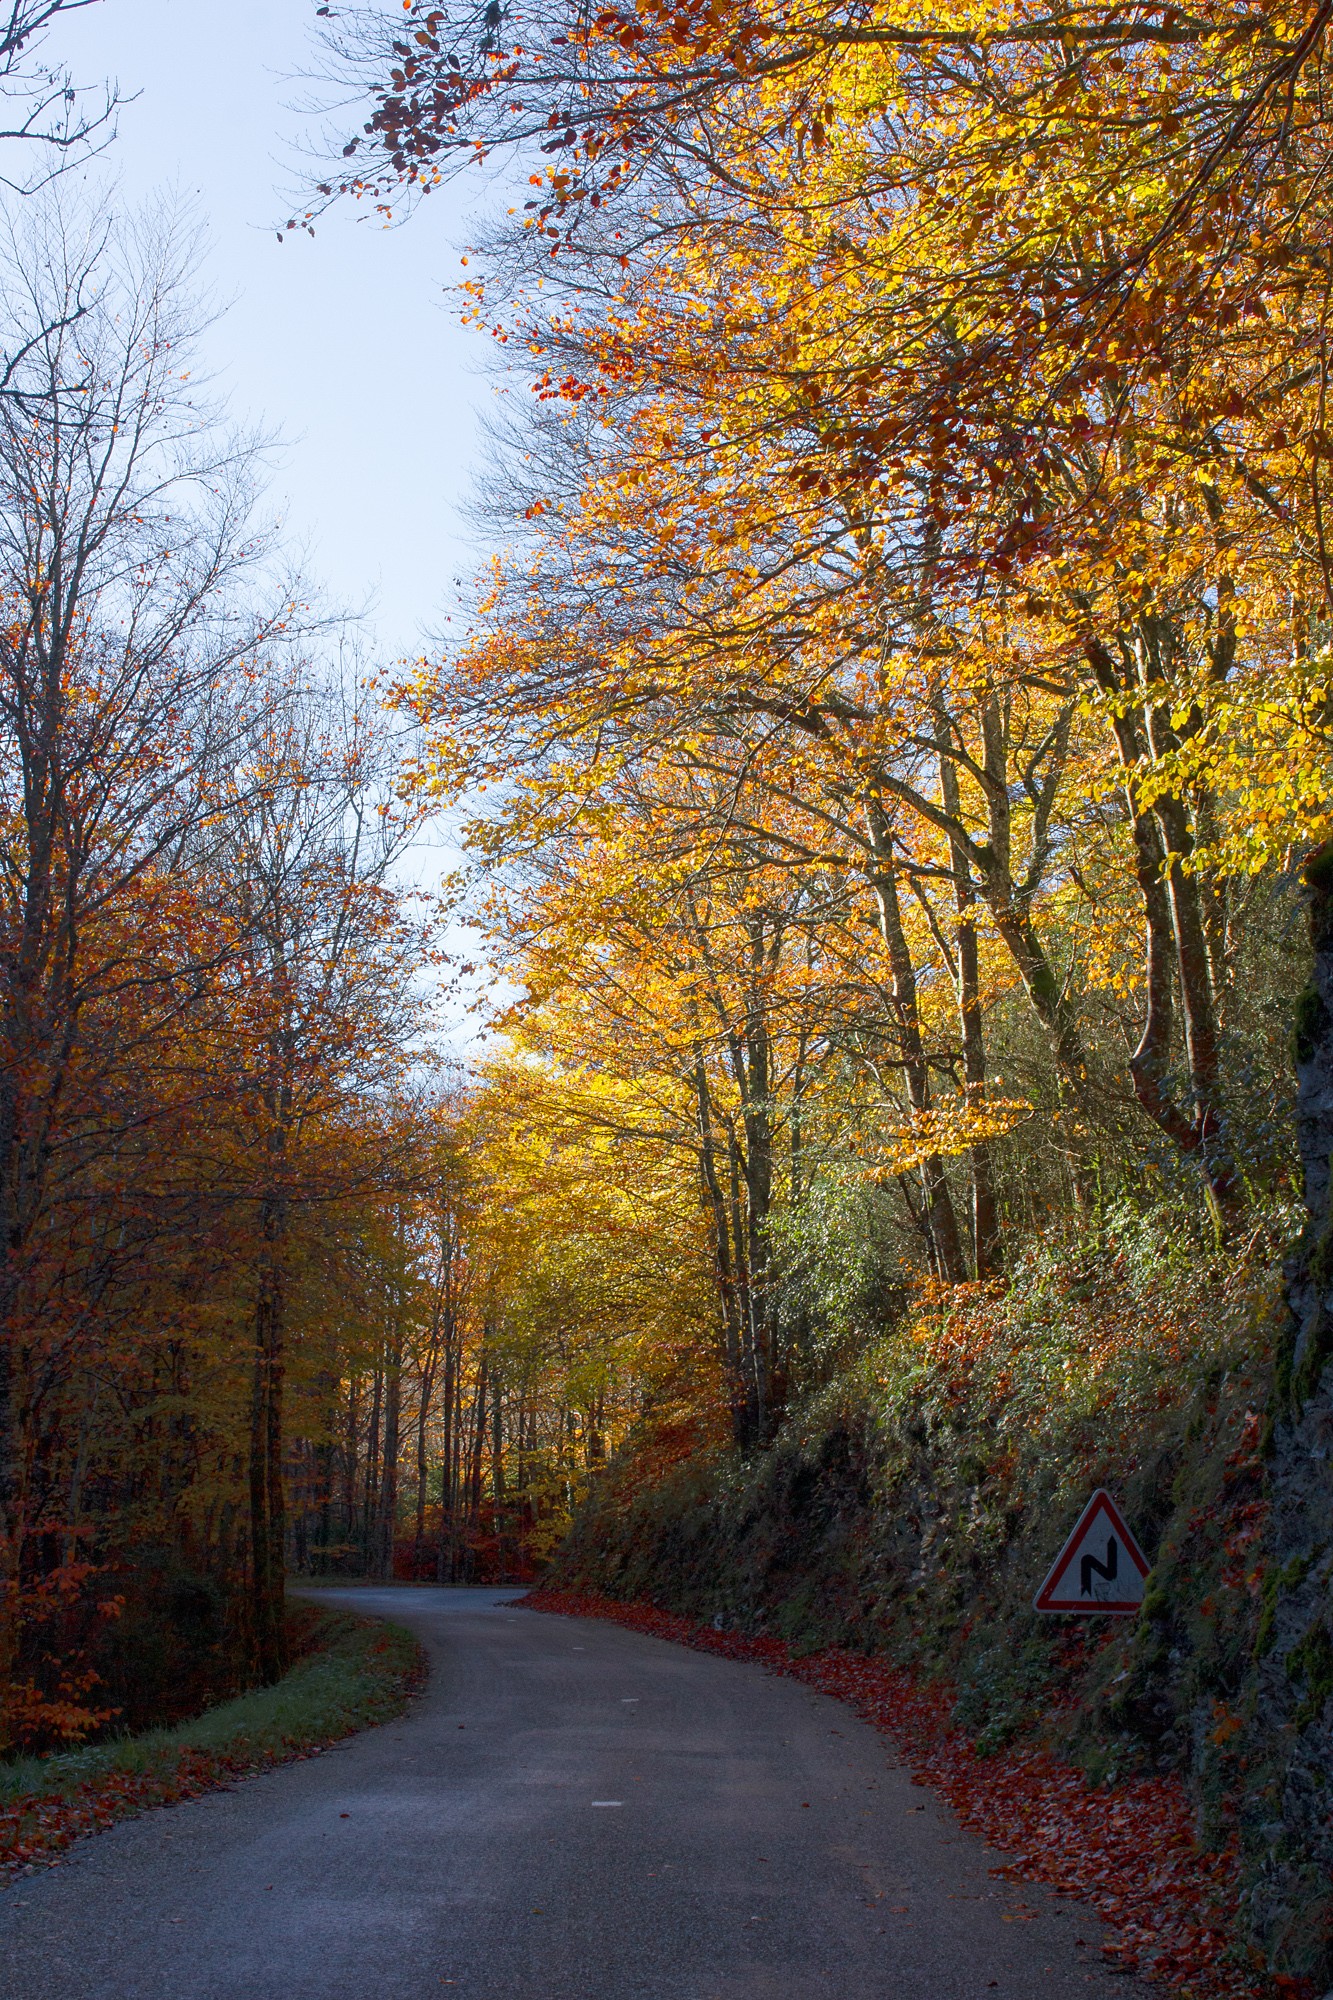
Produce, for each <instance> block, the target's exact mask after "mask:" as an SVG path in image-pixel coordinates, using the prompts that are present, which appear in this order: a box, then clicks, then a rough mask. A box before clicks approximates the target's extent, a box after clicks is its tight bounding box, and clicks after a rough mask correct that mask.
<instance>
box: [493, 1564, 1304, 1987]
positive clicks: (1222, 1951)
mask: <svg viewBox="0 0 1333 2000" xmlns="http://www.w3.org/2000/svg"><path fill="white" fill-rule="evenodd" d="M524 1601H525V1602H526V1603H528V1604H530V1605H532V1606H533V1607H534V1608H535V1609H536V1610H539V1611H553V1612H557V1613H561V1614H564V1615H566V1616H569V1617H576V1618H605V1619H610V1620H612V1621H613V1622H614V1623H616V1624H618V1625H625V1626H628V1627H629V1628H630V1629H631V1630H633V1631H638V1632H648V1633H651V1634H652V1635H653V1636H654V1637H656V1638H661V1639H671V1640H674V1641H675V1642H676V1643H677V1644H680V1645H686V1646H693V1647H694V1648H696V1650H698V1651H700V1652H708V1653H718V1654H721V1655H722V1656H723V1657H724V1658H727V1659H737V1660H750V1661H753V1662H754V1663H755V1664H757V1665H759V1666H764V1667H767V1668H768V1669H769V1670H770V1671H771V1672H773V1673H780V1674H787V1675H790V1676H791V1677H792V1678H794V1679H796V1680H801V1681H804V1682H805V1683H806V1684H807V1685H808V1686H811V1687H815V1688H818V1689H819V1690H820V1691H821V1692H822V1693H824V1694H829V1695H832V1696H833V1697H834V1698H835V1699H837V1700H840V1701H845V1702H847V1703H848V1705H849V1706H850V1707H852V1708H853V1709H855V1710H856V1711H857V1713H858V1714H860V1715H861V1716H862V1717H863V1718H864V1720H866V1721H867V1722H870V1723H872V1724H873V1725H874V1726H875V1727H876V1728H878V1729H883V1730H885V1731H887V1732H888V1733H889V1734H891V1735H892V1736H893V1737H894V1738H895V1740H896V1742H897V1744H898V1746H899V1748H900V1750H901V1751H902V1753H903V1755H904V1757H905V1758H906V1759H907V1760H908V1761H910V1762H911V1763H912V1764H913V1765H914V1766H915V1771H914V1775H913V1783H914V1784H925V1785H930V1786H932V1787H933V1788H934V1789H935V1790H936V1791H938V1792H940V1793H941V1794H942V1796H943V1797H944V1798H946V1799H947V1800H948V1802H949V1804H950V1805H951V1806H952V1807H953V1809H954V1811H955V1812H956V1813H957V1815H958V1818H959V1820H960V1821H961V1822H962V1824H963V1825H964V1826H965V1827H967V1828H968V1829H969V1831H971V1832H974V1833H978V1834H980V1835H981V1836H982V1837H983V1838H984V1839H985V1840H986V1841H987V1842H988V1844H990V1845H991V1846H993V1847H997V1848H1002V1849H1005V1850H1007V1851H1008V1852H1009V1854H1010V1857H1011V1858H1010V1859H1009V1860H1008V1861H1007V1862H1005V1863H1004V1864H1003V1865H1001V1866H1000V1867H998V1868H997V1869H996V1870H995V1871H994V1872H995V1873H996V1874H997V1875H999V1876H1002V1877H1005V1878H1007V1879H1009V1880H1021V1881H1029V1882H1040V1883H1042V1884H1043V1885H1044V1886H1045V1887H1047V1888H1048V1889H1051V1890H1053V1891H1055V1893H1056V1894H1058V1895H1063V1896H1070V1897H1077V1898H1078V1899H1079V1900H1081V1901H1082V1902H1084V1903H1085V1904H1088V1905H1090V1906H1091V1907H1092V1908H1093V1909H1094V1910H1096V1911H1097V1913H1098V1915H1099V1916H1101V1917H1103V1918H1106V1919H1108V1920H1110V1921H1112V1922H1114V1925H1115V1928H1116V1932H1117V1936H1116V1938H1115V1940H1114V1941H1113V1942H1111V1943H1110V1944H1107V1945H1104V1946H1103V1947H1102V1950H1103V1952H1104V1953H1105V1955H1106V1957H1107V1959H1108V1961H1109V1962H1110V1963H1112V1964H1114V1965H1115V1966H1116V1967H1117V1968H1118V1969H1120V1970H1122V1971H1125V1972H1131V1971H1134V1970H1138V1971H1139V1973H1140V1976H1143V1977H1147V1978H1149V1979H1151V1980H1152V1981H1153V1982H1154V1983H1155V1984H1158V1985H1161V1986H1164V1987H1166V1988H1168V1989H1171V1990H1173V1991H1176V1992H1187V1993H1188V1994H1189V1995H1190V2000H1259V1996H1260V1995H1261V1994H1263V1993H1268V1994H1271V1995H1274V1996H1281V2000H1312V1996H1313V1989H1312V1987H1311V1986H1310V1984H1309V1982H1308V1981H1301V1980H1298V1979H1293V1978H1291V1977H1290V1975H1286V1974H1279V1975H1278V1976H1277V1977H1276V1978H1275V1979H1272V1980H1269V1981H1262V1980H1256V1975H1255V1974H1254V1972H1253V1971H1251V1970H1249V1969H1248V1968H1245V1967H1243V1966H1242V1965H1241V1963H1240V1962H1239V1958H1238V1954H1237V1953H1236V1947H1237V1945H1238V1943H1239V1941H1238V1939H1237V1938H1236V1936H1235V1933H1234V1931H1233V1930H1232V1927H1231V1923H1230V1913H1231V1911H1232V1910H1233V1909H1234V1907H1235V1901H1236V1890H1237V1882H1238V1871H1237V1861H1236V1854H1235V1850H1234V1845H1233V1846H1231V1847H1228V1848H1225V1849H1223V1850H1221V1851H1220V1852H1215V1853H1199V1852H1198V1851H1197V1850H1196V1848H1195V1845H1194V1838H1193V1819H1194V1815H1193V1808H1192V1806H1191V1803H1190V1800H1189V1796H1188V1794H1187V1792H1186V1790H1185V1787H1184V1786H1183V1784H1181V1782H1180V1781H1179V1779H1177V1778H1174V1777H1157V1778H1134V1779H1130V1780H1128V1781H1127V1782H1126V1783H1124V1784H1122V1785H1119V1786H1117V1787H1116V1788H1115V1789H1114V1790H1111V1791H1106V1790H1103V1791H1093V1790H1091V1789H1090V1787H1089V1786H1088V1784H1087V1782H1086V1780H1085V1779H1084V1777H1083V1774H1082V1773H1081V1772H1079V1771H1075V1770H1072V1769H1071V1768H1070V1767H1069V1766H1068V1765H1065V1764H1061V1763H1060V1762H1059V1761H1058V1759H1056V1758H1055V1757H1053V1756H1052V1755H1051V1753H1050V1752H1049V1751H1047V1750H1040V1749H1035V1748H1031V1747H1027V1748H1019V1749H1009V1750H1005V1751H1001V1752H998V1753H993V1754H991V1755H989V1756H987V1757H985V1758H980V1757H978V1756H977V1754H976V1752H975V1750H974V1749H973V1747H972V1745H971V1744H970V1743H969V1742H968V1741H967V1739H966V1738H965V1737H964V1736H962V1735H961V1734H960V1732H959V1731H958V1730H957V1729H956V1728H954V1727H953V1725H952V1723H951V1721H950V1716H951V1712H952V1708H953V1697H952V1694H951V1692H950V1690H949V1689H947V1688H945V1687H942V1686H941V1685H940V1684H939V1683H924V1682H922V1681H920V1680H918V1679H917V1677H916V1676H915V1675H914V1674H912V1673H910V1672H908V1671H907V1670H906V1669H905V1668H902V1667H896V1666H893V1665H892V1664H891V1663H890V1662H888V1661H885V1660H881V1659H872V1658H869V1657H867V1656H865V1655H863V1654H856V1653H847V1652H843V1651H842V1650H841V1649H840V1648H838V1647H830V1648H829V1649H828V1650H827V1651H825V1652H822V1653H813V1654H807V1655H806V1656H804V1657H803V1658H799V1659H798V1658H796V1657H794V1656H793V1654H792V1653H791V1651H790V1648H789V1647H787V1646H786V1645H785V1644H784V1643H783V1642H782V1641H781V1640H779V1639H749V1638H745V1637H743V1636H742V1635H741V1634H739V1633H736V1632H715V1631H714V1630H713V1629H712V1627H711V1626H700V1625H695V1624H694V1623H693V1622H692V1621H691V1620H690V1619H687V1618H681V1617H678V1616H677V1615H676V1614H674V1613H672V1612H667V1611H659V1610H658V1609H657V1608H656V1606H654V1605H649V1604H635V1603H631V1604H622V1603H619V1602H618V1601H616V1600H614V1599H611V1598H606V1597H601V1596H599V1595H597V1594H595V1593H591V1592H588V1593H584V1592H573V1591H560V1590H543V1589H539V1590H537V1591H534V1592H533V1593H532V1595H531V1596H530V1597H528V1598H526V1599H525V1600H524ZM1145 1855H1147V1856H1151V1857H1152V1862H1151V1865H1150V1868H1149V1871H1148V1872H1147V1873H1146V1874H1145V1872H1144V1857H1145ZM1201 1919H1202V1921H1201Z"/></svg>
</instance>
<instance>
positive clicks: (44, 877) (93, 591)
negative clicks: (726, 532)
mask: <svg viewBox="0 0 1333 2000" xmlns="http://www.w3.org/2000/svg"><path fill="white" fill-rule="evenodd" d="M190 272H191V252H190V245H189V243H188V241H186V242H182V239H181V237H180V236H179V234H178V233H177V232H176V231H175V230H174V229H173V227H172V225H171V222H170V220H169V219H166V218H161V217H158V218H150V219H148V220H146V221H142V222H139V223H132V224H129V225H127V226H125V227H123V228H110V227H108V226H106V225H105V224H103V223H101V222H99V221H96V220H94V219H93V218H92V217H91V216H90V215H89V214H88V213H86V212H81V211H79V210H78V209H76V208H73V207H70V206H68V205H63V206H62V205H61V204H60V203H58V202H56V201H55V200H54V199H53V198H52V197H50V196H47V197H42V198H41V199H40V200H39V201H38V202H37V203H35V204H28V205H25V207H24V209H23V210H22V212H21V213H20V214H19V216H18V219H17V220H16V221H13V222H11V226H10V228H9V230H8V232H7V233H6V234H5V235H4V236H3V237H0V346H3V347H7V348H8V349H9V351H10V352H12V353H14V354H15V355H17V356H19V357H20V359H19V360H18V361H17V363H16V366H15V368H14V371H13V373H12V376H11V381H10V390H9V393H8V395H7V396H5V397H3V398H0V591H3V594H4V599H5V606H6V610H5V619H4V624H3V628H2V629H0V1259H2V1261H0V1335H2V1337H0V1563H2V1564H3V1572H4V1573H3V1576H2V1577H0V1581H3V1582H4V1583H5V1584H11V1585H12V1583H13V1582H14V1579H15V1577H16V1575H17V1572H18V1566H19V1563H20V1551H21V1547H22V1543H23V1540H24V1522H23V1504H22V1492H21V1461H22V1453H21V1449H20V1440H21V1436H22V1432H23V1424H24V1412H23V1389H22V1384H23V1381H24V1379H25V1355H24V1334H23V1329H22V1327H21V1325H19V1324H18V1323H17V1321H16V1314H15V1308H16V1303H17V1301H18V1299H19V1294H20V1289H21V1285H22V1279H23V1269H24V1260H25V1255H26V1252H27V1248H28V1245H29V1243H30V1242H31V1240H32V1239H33V1234H34V1231H35V1229H36V1227H37V1224H38V1221H39V1218H41V1217H42V1216H43V1214H44V1213H45V1212H46V1211H47V1209H48V1208H49V1205H50V1203H51V1201H52V1199H53V1189H54V1188H55V1187H56V1186H57V1185H58V1181H59V1176H60V1172H61V1167H62V1161H63V1160H64V1159H65V1158H66V1157H67V1156H68V1155H70V1154H71V1152H72V1151H73V1150H75V1149H76V1148H77V1149H81V1150H82V1152H83V1153H84V1154H86V1146H87V1143H88V1139H87V1133H86V1131H85V1130H84V1129H83V1125H84V1124H85V1123H86V1120H85V1121H81V1114H80V1106H79V1103H78V1102H76V1101H75V1100H74V1098H73V1097H72V1093H73V1092H74V1091H75V1090H76V1078H77V1089H78V1090H82V1091H84V1092H85V1093H86V1092H87V1091H88V1089H89V1086H90V1075H91V1074H93V1073H95V1072H96V1070H97V1067H98V1065H99V1064H100V1065H101V1066H102V1067H105V1066H106V1065H107V1064H108V1063H113V1062H116V1061H118V1060H123V1059H125V1055H126V1052H125V1051H124V1050H123V1049H120V1050H116V1049H109V1048H101V1049H98V1048H96V1047H95V1040H94V1036H93V1033H92V1028H93V1024H94V1023H95V1022H96V1020H97V1019H98V1016H99V1012H105V1011H106V1010H107V1008H108V1007H109V1006H110V1004H111V1003H112V1001H113V1000H114V998H115V996H117V995H118V994H124V993H125V992H126V991H127V990H128V989H129V988H131V987H133V986H135V985H136V984H138V985H142V984H145V983H146V982H147V977H148V968H146V966H145V965H144V963H143V961H142V958H141V956H140V955H139V953H138V949H137V947H136V946H135V944H134V942H133V939H132V936H131V935H130V934H129V933H126V932H122V931H120V930H118V928H117V926H116V925H114V924H112V923H110V922H108V921H104V920H106V919H107V918H108V917H109V916H110V915H112V914H114V912H115V911H116V910H117V909H118V908H120V907H122V906H123V905H124V903H125V900H126V898H127V897H128V896H130V895H131V894H132V893H133V892H134V891H135V888H136V885H139V884H142V883H143V882H145V881H146V880H147V879H148V877H149V876H150V875H153V874H157V875H160V874H161V873H162V872H163V871H164V870H169V869H170V868H171V867H172V866H173V865H174V863H175V861H176V860H177V859H178V857H179V855H180V853H181V850H182V845H183V843H184V842H186V840H187V839H188V838H189V836H190V834H191V831H192V830H193V829H194V828H195V827H197V826H198V825H199V824H200V822H201V821H204V820H206V819H208V818H209V816H210V815H212V814H213V813H214V811H215V800H214V798H213V795H212V790H211V783H212V781H211V772H212V768H213V765H214V763H215V761H216V756H217V747H218V745H217V739H218V732H219V729H220V728H222V727H224V726H226V725H227V721H228V718H226V717H225V715H224V714H223V712H222V710H221V709H220V706H219V703H218V699H217V689H218V685H219V682H220V679H221V678H222V677H223V676H224V675H225V674H227V673H228V672H229V671H230V670H231V669H232V668H233V667H234V666H235V664H236V662H237V661H238V660H240V659H241V658H242V657H243V656H245V655H247V654H248V653H250V652H251V650H252V649H253V648H254V647H255V645H256V644H258V643H260V642H262V640H263V638H264V635H265V633H266V631H267V629H268V628H269V627H270V626H271V625H272V624H275V623H277V622H280V620H281V614H282V608H283V601H282V599H281V597H279V600H278V602H277V604H276V605H275V608H274V610H273V612H272V613H271V614H269V615H265V614H264V613H262V612H258V613H257V612H256V611H255V610H254V608H253V603H252V599H251V597H250V596H249V595H248V594H244V593H243V592H242V589H241V586H242V585H243V584H248V583H249V582H250V580H251V579H252V578H253V576H254V574H255V572H256V571H257V570H262V567H263V558H264V557H265V555H266V552H267V550H266V543H265V539H264V537H263V535H262V534H257V533H256V531H255V528H254V525H253V518H252V517H253V505H254V498H255V472H256V467H255V456H256V448H255V445H254V443H253V441H251V440H247V439H245V438H239V439H238V438H236V437H234V436H232V435H229V434H228V433H227V432H226V431H225V430H223V429H222V428H221V426H220V425H219V424H218V422H217V421H216V420H215V419H214V418H213V417H212V415H211V413H210V412H209V411H208V410H207V409H205V408H203V407H202V406H201V405H200V404H199V402H198V401H197V399H196V398H195V397H194V396H193V395H192V393H191V391H190V389H189V386H188V381H187V375H188V368H189V356H190V345H191V337H192V335H193V333H194V331H195V328H196V325H197V320H196V316H195V312H194V307H193V304H192V299H191V286H190ZM117 940H118V941H117ZM187 961H188V954H183V955H182V956H181V958H180V960H179V962H178V963H177V965H176V966H175V968H174V971H171V970H169V969H164V968H157V969H156V970H155V971H154V974H153V977H154V979H155V980H157V979H160V977H161V976H163V973H164V970H165V976H166V978H167V983H168V985H170V984H171V983H172V981H173V980H175V981H176V982H178V983H179V982H181V981H185V982H187V983H188V980H189V976H190V974H189V966H188V962H187ZM90 1066H91V1069H90Z"/></svg>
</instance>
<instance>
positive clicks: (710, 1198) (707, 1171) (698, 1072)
mask: <svg viewBox="0 0 1333 2000" xmlns="http://www.w3.org/2000/svg"><path fill="white" fill-rule="evenodd" d="M694 1087H695V1096H696V1102H697V1105H698V1116H699V1171H700V1175H701V1177H702V1180H703V1191H704V1199H705V1202H706V1204H707V1207H708V1211H709V1215H710V1217H711V1220H712V1225H713V1255H714V1259H715V1265H716V1271H717V1292H718V1306H719V1317H720V1320H721V1332H722V1358H723V1365H724V1369H725V1374H726V1381H727V1396H728V1401H729V1404H730V1409H731V1431H732V1439H733V1441H734V1443H735V1444H736V1446H737V1449H738V1450H740V1451H748V1450H749V1448H750V1443H751V1439H750V1437H749V1434H748V1417H747V1398H746V1394H745V1384H744V1374H743V1369H742V1361H741V1350H742V1339H741V1301H740V1290H739V1287H738V1285H737V1281H736V1267H735V1262H734V1260H733V1258H732V1254H731V1225H730V1222H729V1220H728V1216H727V1203H726V1197H725V1196H724V1194H723V1191H722V1182H721V1179H720V1177H719V1175H718V1170H717V1143H716V1140H715V1138H714V1130H713V1110H712V1094H711V1091H710V1089H709V1084H708V1073H707V1070H706V1068H705V1066H704V1059H703V1055H702V1053H696V1057H695V1066H694Z"/></svg>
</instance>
